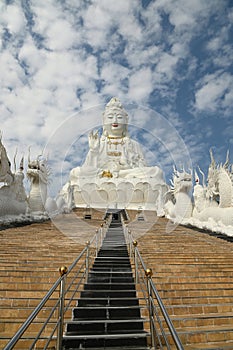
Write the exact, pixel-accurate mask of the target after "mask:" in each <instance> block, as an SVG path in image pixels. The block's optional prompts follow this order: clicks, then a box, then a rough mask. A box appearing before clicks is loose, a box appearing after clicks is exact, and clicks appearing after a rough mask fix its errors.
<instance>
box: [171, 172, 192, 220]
mask: <svg viewBox="0 0 233 350" xmlns="http://www.w3.org/2000/svg"><path fill="white" fill-rule="evenodd" d="M171 185H172V186H171V188H170V190H169V191H168V192H167V193H166V195H165V197H166V198H165V206H164V211H165V215H166V216H167V217H169V218H171V219H176V220H179V221H181V220H182V219H183V218H189V217H190V216H191V215H192V202H191V197H190V191H191V188H192V174H191V173H187V172H186V171H185V170H184V169H183V170H182V171H181V172H179V171H178V170H177V169H176V168H175V167H174V168H173V179H172V180H171Z"/></svg>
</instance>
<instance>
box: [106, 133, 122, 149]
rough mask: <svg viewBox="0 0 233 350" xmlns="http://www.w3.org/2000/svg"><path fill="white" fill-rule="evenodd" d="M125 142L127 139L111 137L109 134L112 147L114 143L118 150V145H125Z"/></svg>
mask: <svg viewBox="0 0 233 350" xmlns="http://www.w3.org/2000/svg"><path fill="white" fill-rule="evenodd" d="M114 140H115V141H114ZM124 144H125V141H124V138H123V137H114V136H112V137H110V136H108V145H109V146H110V148H111V146H112V145H115V149H116V150H117V146H118V145H122V146H123V145H124Z"/></svg>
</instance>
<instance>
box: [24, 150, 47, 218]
mask: <svg viewBox="0 0 233 350" xmlns="http://www.w3.org/2000/svg"><path fill="white" fill-rule="evenodd" d="M49 175H50V171H49V168H48V163H47V159H41V156H38V157H37V159H36V160H31V159H30V150H29V156H28V170H27V177H28V179H29V180H30V182H31V186H30V193H29V196H28V204H29V209H30V212H31V213H44V212H45V211H46V210H45V205H46V200H47V185H48V177H49Z"/></svg>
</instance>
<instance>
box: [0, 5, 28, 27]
mask: <svg viewBox="0 0 233 350" xmlns="http://www.w3.org/2000/svg"><path fill="white" fill-rule="evenodd" d="M0 23H2V24H4V25H5V26H6V28H7V29H8V31H9V32H10V33H11V34H18V33H20V32H22V31H24V29H25V25H26V19H25V16H24V13H23V11H22V9H21V7H20V6H17V5H7V6H2V9H1V19H0Z"/></svg>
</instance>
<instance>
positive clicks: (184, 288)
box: [129, 212, 233, 350]
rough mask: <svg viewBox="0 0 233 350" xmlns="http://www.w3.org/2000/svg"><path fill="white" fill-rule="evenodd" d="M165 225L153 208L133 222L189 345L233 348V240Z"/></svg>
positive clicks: (146, 258)
mask: <svg viewBox="0 0 233 350" xmlns="http://www.w3.org/2000/svg"><path fill="white" fill-rule="evenodd" d="M148 223H150V224H148ZM143 224H144V225H145V224H147V225H148V231H147V233H146V234H144V235H142V232H143ZM166 226H167V220H166V219H165V218H160V219H158V218H156V217H155V216H154V215H153V213H149V212H147V213H146V214H145V221H144V222H138V221H137V220H135V221H134V222H132V223H131V224H129V228H130V229H131V231H132V234H133V235H134V236H135V237H136V238H137V240H138V249H139V250H140V252H141V254H142V256H143V259H144V262H145V263H146V266H148V267H150V268H152V270H153V281H154V283H155V285H156V287H157V289H158V291H159V293H160V296H161V298H162V300H163V302H164V304H165V306H166V308H167V311H168V313H169V315H170V316H171V319H172V321H173V324H174V326H175V328H176V331H177V333H178V334H179V337H180V339H181V341H182V344H183V345H184V348H185V349H187V350H191V349H192V350H194V349H199V350H200V349H209V350H210V349H211V350H221V349H222V350H223V349H224V350H225V349H233V245H232V243H230V242H228V241H225V240H223V239H220V238H218V235H216V236H214V235H213V234H211V235H209V234H208V233H206V232H199V231H197V230H193V229H190V228H186V227H182V226H177V227H176V228H175V229H174V231H172V232H170V233H166Z"/></svg>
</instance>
